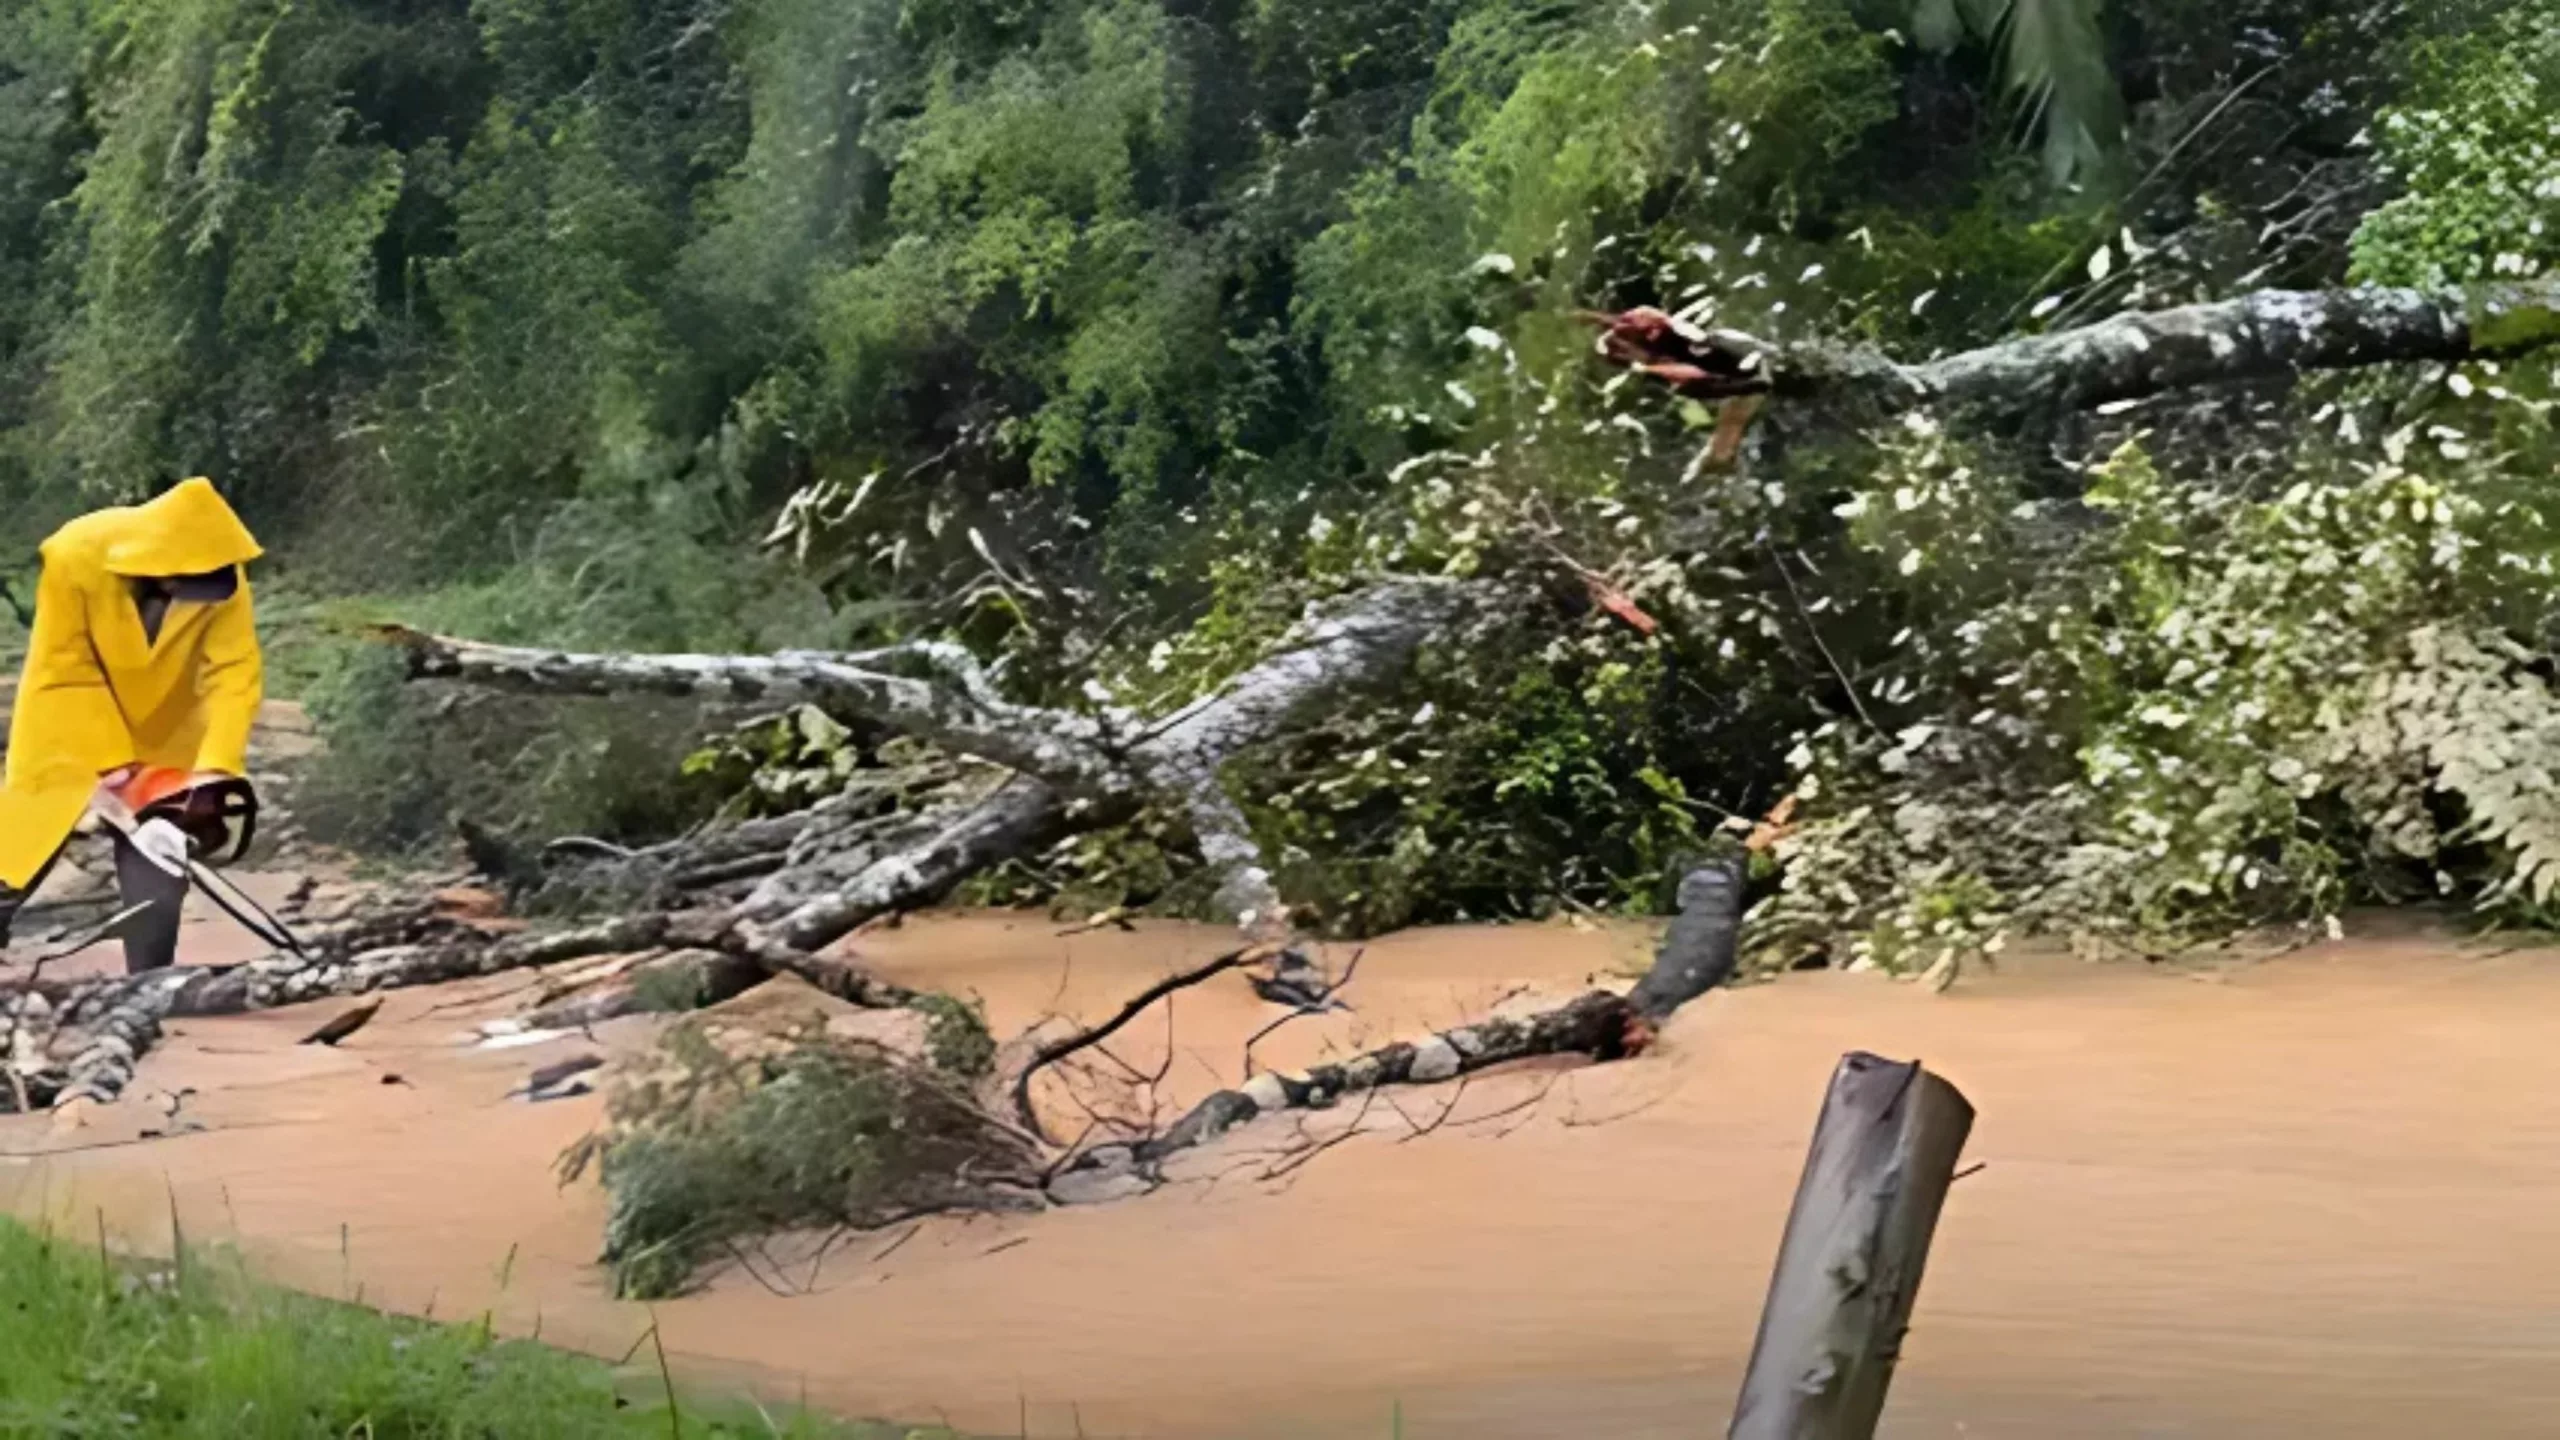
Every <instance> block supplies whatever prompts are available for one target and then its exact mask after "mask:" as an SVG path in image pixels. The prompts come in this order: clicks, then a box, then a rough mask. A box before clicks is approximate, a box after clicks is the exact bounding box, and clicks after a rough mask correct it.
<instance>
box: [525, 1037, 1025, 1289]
mask: <svg viewBox="0 0 2560 1440" xmlns="http://www.w3.org/2000/svg"><path fill="white" fill-rule="evenodd" d="M973 1018H974V1017H970V1016H968V1013H967V1012H966V1010H965V1009H962V1008H957V1007H955V1008H953V1009H951V1010H947V1011H942V1012H938V1013H937V1014H936V1015H935V1017H934V1019H935V1023H936V1026H937V1029H940V1030H944V1031H945V1034H944V1036H943V1037H941V1038H938V1039H937V1043H936V1053H935V1063H934V1064H932V1065H926V1064H919V1063H915V1062H912V1061H909V1060H906V1059H903V1058H901V1057H899V1056H897V1055H894V1054H892V1053H890V1052H888V1051H886V1050H883V1049H881V1048H880V1047H878V1046H876V1045H870V1044H867V1043H862V1042H856V1041H850V1040H845V1039H842V1038H838V1037H833V1036H830V1035H828V1034H827V1033H826V1032H825V1028H824V1025H823V1023H820V1022H813V1023H812V1025H811V1026H810V1027H808V1028H807V1029H805V1030H803V1031H802V1032H800V1033H797V1034H795V1035H793V1036H790V1037H785V1038H782V1039H779V1040H777V1041H775V1042H774V1043H770V1044H741V1043H739V1042H737V1041H736V1040H735V1039H734V1038H732V1037H722V1036H720V1035H717V1034H715V1032H714V1031H712V1030H711V1029H709V1028H707V1027H706V1026H705V1025H704V1024H703V1023H702V1022H701V1021H698V1020H688V1021H683V1022H680V1023H678V1024H676V1025H675V1026H673V1027H671V1028H670V1029H669V1030H668V1031H667V1032H666V1034H665V1035H664V1036H663V1037H662V1039H661V1043H660V1049H659V1053H658V1056H657V1059H658V1061H659V1064H658V1068H657V1069H656V1070H655V1071H653V1072H650V1073H647V1074H644V1075H641V1076H639V1077H637V1078H634V1079H632V1080H629V1081H626V1082H624V1083H621V1084H618V1085H617V1086H616V1088H615V1090H614V1093H613V1095H612V1097H611V1100H610V1103H609V1107H608V1113H609V1116H610V1120H611V1127H610V1128H609V1129H608V1130H607V1131H605V1132H602V1133H600V1134H599V1135H597V1136H594V1137H591V1138H590V1139H589V1140H588V1141H586V1142H584V1143H582V1144H581V1145H580V1146H578V1147H576V1148H574V1149H572V1150H571V1151H570V1152H569V1153H568V1155H566V1156H565V1157H563V1171H564V1174H565V1175H567V1176H568V1177H570V1178H575V1177H576V1176H578V1175H580V1174H582V1173H583V1172H584V1171H585V1169H586V1167H587V1166H589V1165H590V1164H592V1165H594V1166H595V1167H596V1170H597V1174H598V1176H599V1178H600V1179H601V1180H602V1181H603V1183H604V1186H605V1189H606V1190H607V1192H608V1193H609V1195H610V1196H611V1203H610V1207H609V1210H608V1214H607V1218H606V1222H605V1259H606V1261H607V1263H609V1264H611V1265H612V1266H613V1268H614V1275H615V1283H616V1287H617V1289H618V1290H619V1292H620V1293H622V1294H625V1295H629V1296H634V1297H638V1298H644V1299H645V1298H652V1297H660V1296H666V1295H673V1294H677V1293H680V1292H681V1291H683V1290H684V1289H685V1288H686V1287H688V1286H689V1285H690V1284H691V1283H692V1282H693V1278H694V1276H695V1274H696V1272H697V1271H698V1270H699V1269H700V1268H701V1266H702V1265H703V1264H704V1263H705V1262H706V1261H708V1260H710V1259H712V1258H713V1257H715V1256H719V1255H721V1254H724V1253H726V1252H727V1247H729V1246H731V1245H732V1244H734V1243H736V1242H737V1241H739V1240H740V1239H742V1238H745V1237H750V1236H756V1235H763V1234H769V1233H771V1232H774V1231H777V1230H787V1229H792V1228H801V1227H819V1226H831V1225H850V1226H856V1227H860V1226H869V1225H880V1224H884V1223H887V1222H888V1221H890V1220H892V1219H895V1218H898V1217H899V1216H901V1215H904V1214H907V1213H910V1212H912V1211H914V1210H915V1209H918V1208H929V1207H933V1206H938V1205H942V1204H945V1203H949V1202H951V1201H953V1200H955V1199H957V1198H958V1195H959V1191H958V1188H957V1187H959V1186H960V1184H961V1183H962V1182H961V1181H960V1180H959V1179H958V1178H957V1177H961V1176H963V1175H966V1174H968V1173H970V1172H971V1170H972V1169H974V1170H975V1171H976V1172H977V1173H979V1174H980V1175H982V1176H983V1175H988V1174H996V1173H1004V1172H1006V1170H1007V1168H1008V1167H1014V1168H1019V1166H1020V1164H1021V1163H1023V1162H1024V1161H1025V1160H1026V1158H1027V1157H1026V1155H1025V1153H1024V1150H1023V1142H1021V1141H1020V1140H1019V1139H1018V1138H1016V1136H1015V1134H1014V1132H1013V1131H1011V1130H1010V1129H1009V1128H1007V1127H1005V1126H1003V1125H1000V1124H998V1123H997V1122H995V1121H993V1120H991V1119H989V1118H988V1117H987V1116H986V1115H985V1114H984V1113H983V1112H982V1111H980V1110H979V1109H978V1107H977V1105H976V1102H975V1101H974V1100H973V1099H972V1098H971V1097H970V1095H969V1093H968V1092H967V1090H966V1089H965V1088H964V1086H963V1085H962V1083H961V1082H960V1081H959V1080H958V1079H957V1078H955V1077H956V1066H952V1065H950V1064H948V1062H946V1060H945V1056H944V1051H945V1049H946V1048H948V1049H949V1050H951V1051H952V1055H951V1059H952V1060H954V1061H961V1062H969V1063H976V1060H977V1059H978V1058H980V1057H978V1056H977V1052H976V1049H975V1047H974V1046H967V1045H961V1044H957V1043H955V1042H953V1041H951V1040H950V1039H949V1038H948V1034H949V1030H948V1029H947V1028H946V1027H949V1026H952V1025H954V1024H956V1023H957V1022H959V1021H961V1020H963V1019H973ZM976 1033H977V1034H978V1035H979V1036H981V1037H983V1035H984V1034H985V1030H984V1026H983V1025H982V1024H980V1025H978V1026H977V1027H976ZM963 1051H965V1052H966V1053H961V1052H963ZM989 1053H990V1054H991V1049H990V1051H989Z"/></svg>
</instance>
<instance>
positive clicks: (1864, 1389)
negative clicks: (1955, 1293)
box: [1729, 1053, 1973, 1440]
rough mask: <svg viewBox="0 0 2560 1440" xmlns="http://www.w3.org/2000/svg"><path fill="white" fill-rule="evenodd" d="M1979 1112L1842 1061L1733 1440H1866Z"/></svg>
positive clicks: (1885, 1065) (1878, 1065)
mask: <svg viewBox="0 0 2560 1440" xmlns="http://www.w3.org/2000/svg"><path fill="white" fill-rule="evenodd" d="M1972 1128H1973V1107H1972V1106H1971V1105H1970V1104H1967V1103H1966V1101H1965V1098H1964V1096H1962V1095H1960V1094H1958V1093H1957V1092H1956V1088H1955V1087H1954V1086H1952V1085H1949V1084H1948V1083H1947V1082H1946V1081H1944V1080H1941V1079H1939V1078H1938V1077H1937V1076H1935V1075H1932V1074H1930V1073H1928V1072H1927V1071H1925V1070H1923V1069H1921V1068H1920V1066H1919V1064H1918V1063H1917V1062H1914V1063H1912V1064H1909V1065H1901V1064H1896V1063H1894V1062H1893V1061H1890V1060H1885V1059H1881V1058H1879V1057H1877V1056H1874V1055H1868V1054H1863V1053H1853V1054H1850V1055H1848V1056H1845V1057H1843V1058H1842V1060H1841V1061H1840V1067H1839V1069H1838V1070H1836V1071H1834V1072H1833V1074H1832V1077H1831V1088H1830V1092H1829V1094H1828V1095H1827V1096H1826V1097H1825V1099H1824V1101H1823V1106H1822V1118H1821V1121H1820V1123H1819V1124H1817V1125H1816V1127H1815V1129H1814V1133H1813V1151H1812V1153H1811V1154H1810V1155H1809V1156H1808V1157H1806V1160H1805V1168H1804V1178H1803V1180H1802V1181H1801V1182H1800V1183H1799V1184H1798V1186H1797V1187H1796V1200H1795V1208H1794V1210H1793V1211H1792V1212H1791V1213H1790V1214H1789V1215H1788V1217H1787V1232H1786V1239H1785V1241H1784V1242H1783V1243H1782V1244H1781V1245H1780V1247H1779V1250H1778V1266H1777V1273H1776V1275H1775V1276H1774V1277H1773V1278H1772V1279H1771V1281H1770V1283H1769V1303H1768V1307H1767V1308H1766V1309H1765V1310H1763V1311H1762V1312H1761V1316H1760V1332H1759V1336H1758V1338H1757V1339H1756V1340H1755V1341H1754V1343H1753V1345H1752V1350H1751V1365H1750V1368H1749V1369H1748V1370H1747V1371H1746V1372H1745V1373H1744V1377H1743V1382H1742V1398H1741V1401H1740V1403H1739V1405H1738V1406H1737V1407H1736V1408H1735V1411H1734V1419H1733V1426H1732V1429H1731V1431H1730V1432H1729V1433H1730V1434H1731V1435H1732V1437H1733V1440H1868V1437H1870V1436H1872V1435H1874V1434H1875V1428H1876V1421H1877V1419H1878V1418H1879V1417H1880V1416H1882V1414H1883V1413H1884V1401H1885V1388H1886V1386H1887V1385H1888V1384H1890V1383H1891V1381H1892V1379H1893V1365H1894V1361H1895V1360H1896V1359H1897V1358H1899V1356H1900V1355H1901V1352H1902V1337H1903V1335H1904V1333H1905V1332H1906V1331H1907V1330H1908V1329H1909V1328H1910V1325H1911V1307H1912V1305H1913V1303H1914V1302H1915V1301H1916V1300H1917V1299H1918V1298H1919V1293H1920V1272H1921V1269H1922V1267H1923V1266H1924V1265H1925V1264H1926V1262H1927V1260H1928V1258H1929V1240H1930V1236H1931V1235H1932V1234H1933V1233H1934V1232H1935V1231H1936V1229H1937V1224H1938V1210H1939V1207H1940V1206H1941V1205H1942V1204H1943V1203H1944V1202H1945V1200H1946V1196H1947V1187H1948V1186H1949V1185H1950V1184H1952V1183H1953V1182H1954V1179H1955V1168H1956V1159H1957V1157H1958V1156H1959V1155H1960V1154H1962V1153H1963V1150H1964V1142H1965V1137H1966V1136H1967V1135H1968V1134H1969V1133H1971V1131H1972Z"/></svg>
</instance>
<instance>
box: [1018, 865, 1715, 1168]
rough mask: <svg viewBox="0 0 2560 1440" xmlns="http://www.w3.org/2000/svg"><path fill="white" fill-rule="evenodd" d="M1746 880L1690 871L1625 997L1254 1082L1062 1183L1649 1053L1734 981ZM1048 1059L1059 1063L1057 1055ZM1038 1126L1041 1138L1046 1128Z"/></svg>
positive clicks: (1602, 996) (1604, 994)
mask: <svg viewBox="0 0 2560 1440" xmlns="http://www.w3.org/2000/svg"><path fill="white" fill-rule="evenodd" d="M1741 879H1742V877H1741V873H1740V871H1739V870H1738V869H1737V868H1736V867H1734V866H1732V865H1729V864H1718V865H1708V866H1703V867H1701V868H1699V869H1697V870H1695V871H1692V872H1691V873H1690V875H1689V877H1688V879H1686V880H1685V881H1683V882H1682V884H1681V886H1680V903H1681V913H1680V916H1679V918H1678V920H1676V921H1675V922H1674V923H1673V925H1672V927H1671V929H1670V931H1669V932H1668V933H1666V934H1665V935H1664V937H1663V942H1662V944H1661V946H1660V947H1659V948H1658V949H1657V950H1656V951H1655V952H1654V960H1653V964H1652V966H1651V967H1650V968H1648V969H1647V970H1646V972H1645V974H1644V977H1643V978H1642V979H1641V980H1639V981H1637V982H1636V985H1635V988H1634V989H1632V990H1630V991H1629V992H1628V993H1626V994H1624V995H1620V994H1618V993H1616V992H1614V991H1609V990H1594V991H1591V992H1589V993H1588V994H1585V995H1582V996H1580V997H1578V998H1576V999H1574V1000H1571V1001H1569V1002H1567V1003H1565V1004H1563V1005H1560V1006H1558V1007H1556V1008H1555V1009H1552V1010H1543V1011H1540V1012H1538V1013H1536V1014H1534V1015H1527V1016H1520V1017H1507V1016H1497V1017H1495V1018H1493V1019H1489V1020H1483V1021H1479V1022H1477V1023H1475V1024H1471V1025H1460V1026H1455V1027H1453V1028H1451V1029H1447V1030H1443V1031H1440V1032H1438V1033H1436V1034H1433V1035H1430V1036H1426V1037H1425V1038H1423V1039H1422V1040H1420V1041H1418V1042H1408V1041H1398V1042H1396V1043H1395V1044H1392V1045H1384V1046H1381V1047H1379V1048H1378V1049H1375V1050H1371V1051H1368V1052H1366V1053H1365V1054H1361V1055H1357V1056H1354V1057H1352V1058H1351V1059H1349V1060H1344V1061H1340V1062H1338V1063H1332V1064H1325V1065H1318V1066H1316V1067H1314V1068H1312V1069H1310V1070H1308V1071H1307V1072H1306V1073H1305V1074H1303V1075H1280V1074H1272V1073H1265V1074H1261V1075H1256V1076H1255V1077H1253V1078H1252V1079H1251V1080H1248V1081H1247V1082H1245V1084H1244V1085H1243V1086H1242V1087H1240V1088H1238V1089H1233V1090H1221V1091H1218V1092H1217V1093H1216V1094H1213V1095H1211V1096H1210V1097H1209V1098H1207V1099H1206V1100H1203V1101H1201V1102H1200V1103H1199V1104H1198V1105H1195V1106H1193V1107H1192V1109H1191V1111H1190V1112H1189V1113H1188V1114H1186V1115H1184V1116H1183V1117H1182V1118H1181V1119H1180V1120H1178V1121H1176V1122H1175V1123H1174V1124H1173V1125H1172V1126H1171V1127H1170V1128H1169V1129H1167V1130H1166V1131H1165V1132H1164V1133H1163V1134H1161V1135H1157V1136H1154V1137H1151V1138H1149V1139H1146V1140H1142V1141H1139V1142H1136V1143H1134V1144H1128V1145H1107V1146H1100V1147H1097V1148H1096V1149H1094V1150H1092V1151H1090V1152H1088V1153H1086V1154H1084V1155H1080V1156H1078V1157H1077V1158H1076V1159H1075V1160H1074V1161H1072V1162H1070V1163H1069V1164H1068V1165H1067V1166H1066V1167H1065V1168H1064V1169H1063V1171H1062V1172H1061V1173H1062V1175H1064V1176H1067V1177H1072V1178H1074V1179H1078V1180H1089V1179H1091V1178H1092V1177H1094V1176H1096V1175H1098V1174H1108V1173H1110V1172H1112V1171H1115V1170H1124V1171H1132V1172H1141V1171H1150V1170H1152V1169H1153V1168H1154V1167H1156V1166H1158V1165H1160V1164H1161V1163H1162V1162H1163V1161H1164V1160H1165V1159H1166V1158H1168V1157H1170V1156H1172V1155H1175V1154H1178V1153H1179V1152H1181V1151H1184V1150H1188V1149H1191V1148H1193V1147H1194V1146H1199V1145H1205V1144H1207V1143H1209V1142H1210V1141H1212V1140H1215V1139H1217V1138H1218V1137H1219V1136H1221V1135H1223V1134H1225V1133H1226V1132H1228V1131H1229V1130H1232V1129H1234V1128H1236V1127H1237V1126H1239V1125H1242V1124H1245V1123H1246V1122H1248V1121H1251V1120H1254V1119H1256V1118H1258V1117H1260V1116H1263V1115H1266V1114H1270V1113H1273V1112H1275V1111H1280V1110H1306V1109H1316V1108H1321V1107H1324V1106H1328V1105H1332V1104H1334V1103H1335V1102H1337V1101H1339V1100H1340V1099H1341V1098H1342V1097H1343V1096H1345V1095H1350V1094H1356V1093H1358V1092H1360V1091H1363V1090H1373V1089H1376V1088H1377V1087H1379V1086H1381V1085H1429V1084H1437V1083H1439V1082H1441V1081H1444V1080H1454V1079H1456V1078H1458V1077H1459V1076H1461V1075H1469V1074H1473V1073H1475V1072H1476V1071H1479V1070H1487V1069H1491V1068H1492V1067H1494V1066H1497V1065H1507V1064H1510V1063H1512V1062H1514V1061H1518V1060H1530V1059H1536V1058H1538V1057H1541V1056H1548V1055H1581V1056H1585V1057H1587V1058H1589V1059H1591V1060H1594V1061H1606V1060H1617V1059H1622V1058H1624V1057H1626V1056H1630V1055H1636V1054H1641V1053H1642V1052H1643V1051H1644V1049H1645V1048H1646V1047H1647V1046H1649V1045H1651V1044H1652V1043H1653V1039H1654V1034H1655V1032H1656V1030H1657V1029H1658V1028H1659V1027H1660V1025H1661V1024H1662V1022H1663V1021H1664V1020H1665V1019H1668V1018H1669V1017H1670V1015H1671V1013H1672V1012H1673V1011H1674V1010H1677V1009H1678V1008H1679V1007H1680V1006H1682V1005H1685V1004H1687V1003H1688V1002H1689V1001H1691V1000H1694V999H1696V998H1697V997H1698V996H1700V995H1703V994H1705V993H1706V992H1707V991H1708V990H1711V989H1713V988H1714V987H1716V986H1717V985H1720V984H1722V983H1724V981H1725V980H1726V979H1728V978H1730V977H1731V975H1732V974H1733V962H1734V946H1735V943H1736V939H1737V937H1738V935H1739V933H1740V929H1741V923H1742V884H1741ZM1242 953H1243V952H1239V955H1241V954H1242ZM1235 958H1238V957H1234V956H1230V957H1222V958H1221V959H1220V960H1216V961H1212V962H1210V963H1209V964H1207V965H1205V966H1202V967H1201V968H1199V969H1198V970H1195V971H1191V972H1188V973H1187V974H1186V975H1184V976H1179V977H1176V978H1175V979H1174V980H1173V981H1169V982H1167V983H1165V984H1163V985H1159V986H1157V987H1156V988H1155V989H1153V990H1151V991H1149V992H1148V993H1147V994H1146V995H1145V996H1141V997H1140V999H1141V1001H1152V1000H1153V999H1157V998H1161V997H1162V996H1163V995H1164V994H1166V993H1169V992H1170V991H1172V990H1174V989H1176V988H1179V985H1180V984H1182V983H1185V982H1188V981H1192V980H1197V979H1205V978H1207V977H1208V976H1211V975H1214V974H1217V973H1219V972H1220V971H1221V970H1223V969H1225V968H1227V964H1228V962H1229V961H1230V960H1232V959H1235ZM1140 1008H1143V1006H1142V1005H1139V1004H1136V1003H1133V1004H1132V1005H1131V1006H1130V1007H1128V1008H1125V1009H1123V1010H1122V1012H1121V1013H1120V1014H1119V1015H1118V1016H1117V1017H1115V1018H1114V1019H1113V1020H1112V1021H1111V1022H1110V1027H1117V1026H1119V1025H1121V1024H1125V1023H1127V1022H1128V1021H1129V1020H1130V1019H1131V1018H1132V1017H1133V1016H1134V1015H1135V1014H1136V1013H1137V1010H1138V1009H1140ZM1110 1027H1106V1033H1107V1028H1110ZM1056 1048H1057V1047H1050V1049H1056ZM1041 1054H1043V1055H1048V1058H1050V1059H1054V1058H1055V1056H1054V1055H1050V1054H1049V1051H1048V1050H1044V1051H1042V1052H1041ZM1045 1063H1047V1060H1046V1059H1039V1060H1036V1061H1035V1068H1036V1065H1037V1064H1045ZM1029 1081H1030V1076H1029V1074H1028V1073H1027V1072H1026V1074H1025V1075H1024V1076H1023V1078H1022V1086H1023V1088H1021V1089H1019V1090H1017V1092H1016V1103H1017V1106H1018V1107H1020V1108H1021V1109H1022V1110H1023V1112H1024V1114H1025V1116H1026V1117H1027V1118H1030V1117H1029V1104H1030V1099H1029V1091H1028V1085H1029ZM1032 1123H1033V1124H1034V1128H1036V1119H1034V1120H1032Z"/></svg>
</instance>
